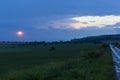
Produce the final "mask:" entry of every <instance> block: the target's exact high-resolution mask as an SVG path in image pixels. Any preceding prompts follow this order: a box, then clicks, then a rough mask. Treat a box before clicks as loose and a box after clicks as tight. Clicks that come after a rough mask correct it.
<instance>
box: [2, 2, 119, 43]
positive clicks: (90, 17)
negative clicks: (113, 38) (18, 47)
mask: <svg viewBox="0 0 120 80" xmlns="http://www.w3.org/2000/svg"><path fill="white" fill-rule="evenodd" d="M119 3H120V0H109V1H108V0H0V41H60V40H63V41H66V40H71V39H74V38H82V37H87V36H97V35H108V34H119V33H120V5H119ZM19 31H21V32H23V33H24V34H23V35H21V36H19V35H18V34H16V33H17V32H19Z"/></svg>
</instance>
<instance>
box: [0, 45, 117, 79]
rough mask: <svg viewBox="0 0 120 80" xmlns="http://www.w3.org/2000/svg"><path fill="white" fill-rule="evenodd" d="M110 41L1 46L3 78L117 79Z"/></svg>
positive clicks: (0, 72) (1, 72) (0, 65)
mask: <svg viewBox="0 0 120 80" xmlns="http://www.w3.org/2000/svg"><path fill="white" fill-rule="evenodd" d="M115 76H116V75H115V70H114V65H113V60H112V56H111V51H110V49H109V46H108V45H107V44H94V43H57V44H38V45H29V44H24V45H9V46H0V80H115Z"/></svg>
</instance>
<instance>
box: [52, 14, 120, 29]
mask: <svg viewBox="0 0 120 80" xmlns="http://www.w3.org/2000/svg"><path fill="white" fill-rule="evenodd" d="M118 23H120V15H105V16H77V17H72V18H68V19H61V20H56V21H52V24H51V25H50V26H51V27H52V28H55V29H81V28H88V27H97V28H103V27H106V26H114V25H116V24H118Z"/></svg>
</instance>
